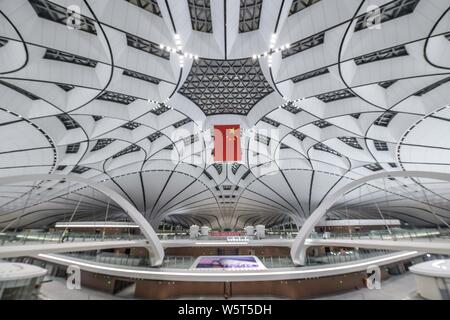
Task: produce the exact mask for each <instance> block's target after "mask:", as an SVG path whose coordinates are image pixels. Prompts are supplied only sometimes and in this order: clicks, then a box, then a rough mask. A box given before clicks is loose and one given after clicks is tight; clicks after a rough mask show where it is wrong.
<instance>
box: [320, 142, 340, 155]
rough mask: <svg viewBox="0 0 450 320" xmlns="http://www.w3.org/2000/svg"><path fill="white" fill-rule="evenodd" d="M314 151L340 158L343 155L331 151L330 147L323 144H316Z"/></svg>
mask: <svg viewBox="0 0 450 320" xmlns="http://www.w3.org/2000/svg"><path fill="white" fill-rule="evenodd" d="M314 149H315V150H319V151H323V152H327V153H330V154H332V155H335V156H338V157H342V155H341V154H340V153H339V152H337V151H335V150H333V149H331V148H330V147H328V146H326V145H324V144H323V143H318V144H316V145H315V146H314Z"/></svg>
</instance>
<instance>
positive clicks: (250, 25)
mask: <svg viewBox="0 0 450 320" xmlns="http://www.w3.org/2000/svg"><path fill="white" fill-rule="evenodd" d="M262 4H263V0H241V7H240V13H239V33H245V32H250V31H255V30H258V29H259V24H260V22H261V11H262Z"/></svg>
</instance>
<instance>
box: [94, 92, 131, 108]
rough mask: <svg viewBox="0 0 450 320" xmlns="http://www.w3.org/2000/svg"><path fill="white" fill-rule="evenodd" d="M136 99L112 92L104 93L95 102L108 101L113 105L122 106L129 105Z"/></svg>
mask: <svg viewBox="0 0 450 320" xmlns="http://www.w3.org/2000/svg"><path fill="white" fill-rule="evenodd" d="M137 99H138V98H136V97H133V96H129V95H126V94H123V93H117V92H112V91H105V92H104V93H103V94H102V95H101V96H99V97H98V98H97V100H102V101H108V102H114V103H120V104H124V105H129V104H130V103H133V102H134V101H136V100H137Z"/></svg>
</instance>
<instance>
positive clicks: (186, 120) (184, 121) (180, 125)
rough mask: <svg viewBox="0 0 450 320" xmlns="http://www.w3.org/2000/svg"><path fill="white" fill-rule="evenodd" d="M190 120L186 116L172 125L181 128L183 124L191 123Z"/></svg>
mask: <svg viewBox="0 0 450 320" xmlns="http://www.w3.org/2000/svg"><path fill="white" fill-rule="evenodd" d="M191 122H192V120H191V119H189V118H186V119H183V120H181V121H178V122H176V123H174V124H173V126H174V128H175V129H178V128H181V127H182V126H184V125H186V124H188V123H191Z"/></svg>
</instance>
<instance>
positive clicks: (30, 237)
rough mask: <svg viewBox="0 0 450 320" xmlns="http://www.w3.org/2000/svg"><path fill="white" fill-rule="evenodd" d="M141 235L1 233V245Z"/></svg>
mask: <svg viewBox="0 0 450 320" xmlns="http://www.w3.org/2000/svg"><path fill="white" fill-rule="evenodd" d="M143 239H144V238H143V237H142V236H141V235H130V234H95V233H76V232H46V233H32V232H21V233H0V245H2V246H3V245H24V244H37V243H67V242H85V241H113V240H129V241H131V240H143Z"/></svg>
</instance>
